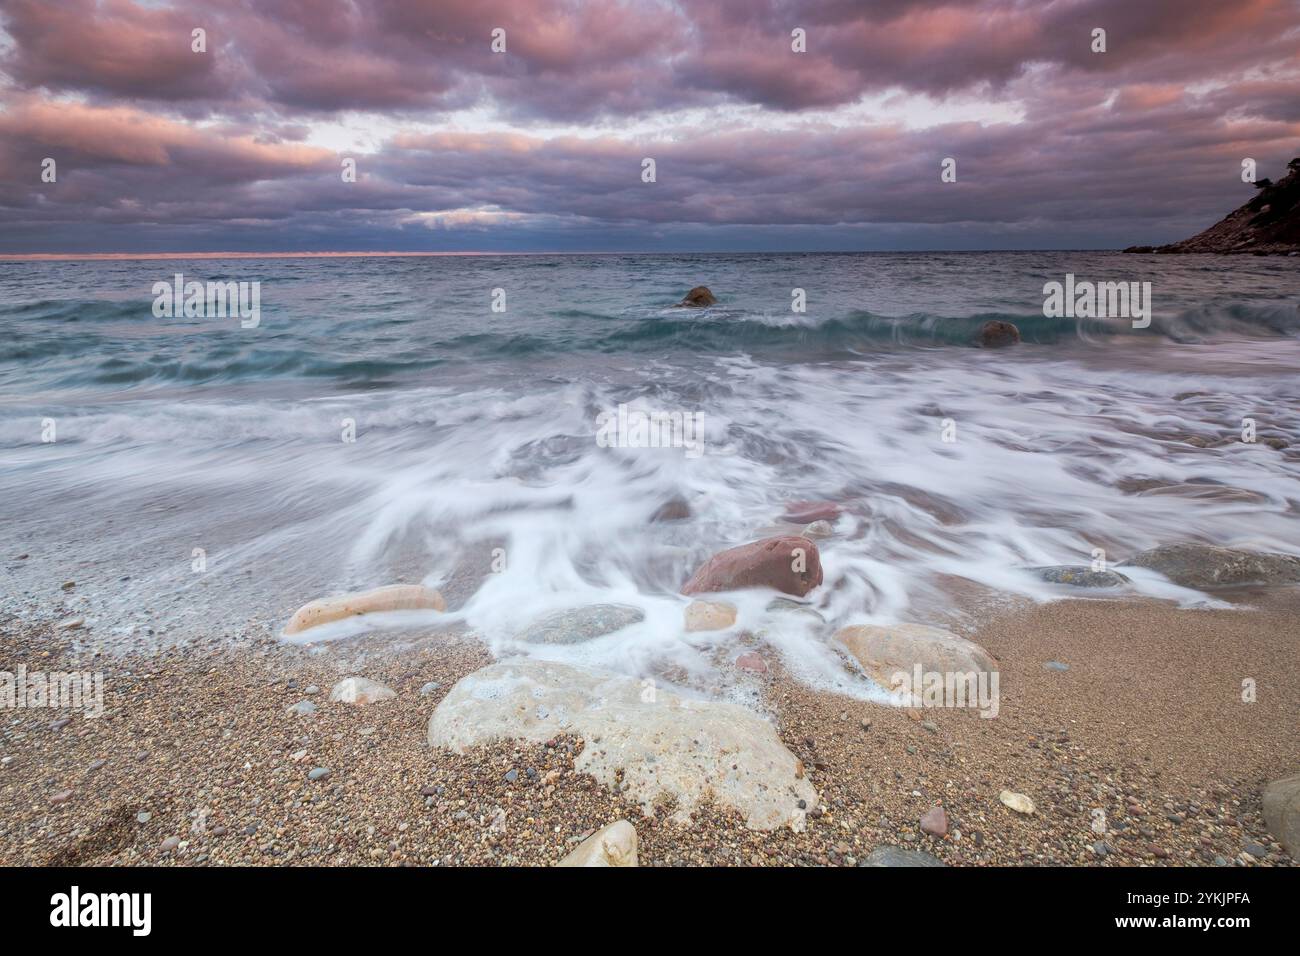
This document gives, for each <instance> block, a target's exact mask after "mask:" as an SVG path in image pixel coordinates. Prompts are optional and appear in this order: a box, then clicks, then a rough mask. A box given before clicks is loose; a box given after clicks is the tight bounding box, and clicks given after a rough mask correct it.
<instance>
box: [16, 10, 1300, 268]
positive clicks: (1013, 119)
mask: <svg viewBox="0 0 1300 956" xmlns="http://www.w3.org/2000/svg"><path fill="white" fill-rule="evenodd" d="M195 28H202V29H203V30H204V31H206V52H202V53H196V52H193V50H192V44H193V41H192V35H193V31H194V29H195ZM1097 28H1102V29H1104V30H1105V31H1106V36H1105V41H1106V51H1105V52H1104V53H1096V52H1093V50H1092V46H1093V31H1094V30H1095V29H1097ZM497 29H501V30H504V31H505V46H506V50H505V52H504V53H497V52H494V51H493V50H492V42H493V41H492V37H493V31H494V30H497ZM796 29H800V30H803V31H804V32H805V34H806V52H795V51H794V50H793V49H792V44H793V41H792V31H794V30H796ZM1296 155H1300V0H1050V2H1049V0H1040V2H1031V0H673V2H661V0H425V2H416V0H374V2H369V3H367V2H362V0H354V2H348V0H223V2H207V3H200V2H189V0H172V2H154V0H100V2H96V0H0V252H6V253H50V252H179V251H278V250H312V251H345V250H357V251H362V250H371V251H379V250H409V251H415V250H421V251H468V250H473V251H521V252H526V251H624V250H655V251H670V250H692V251H694V250H751V249H752V250H759V249H761V250H817V249H831V250H859V249H861V250H875V249H981V248H984V249H1024V248H1107V247H1122V246H1125V245H1129V244H1133V243H1150V242H1162V241H1169V240H1173V239H1178V238H1182V237H1184V236H1186V235H1190V234H1191V233H1194V232H1196V231H1199V230H1200V229H1202V228H1204V227H1205V226H1207V225H1209V224H1211V223H1212V222H1214V221H1215V220H1217V219H1218V218H1220V217H1221V216H1222V215H1223V214H1225V213H1226V212H1228V211H1229V210H1230V209H1231V208H1233V207H1235V206H1237V205H1239V204H1240V203H1241V202H1243V201H1244V200H1245V199H1246V198H1247V197H1248V196H1249V195H1250V193H1251V188H1250V187H1249V186H1248V185H1246V184H1244V183H1243V182H1242V181H1241V163H1242V160H1243V159H1244V158H1247V157H1250V158H1253V159H1255V160H1256V161H1257V163H1258V166H1259V175H1260V176H1261V177H1263V176H1272V177H1274V178H1276V177H1277V175H1278V174H1279V173H1280V172H1281V171H1282V170H1283V168H1284V167H1285V164H1286V162H1287V160H1289V159H1290V158H1292V157H1293V156H1296ZM647 157H649V158H653V159H654V160H655V166H656V169H655V172H656V179H657V181H656V182H653V183H646V182H643V181H642V161H643V160H644V159H645V158H647ZM948 157H951V158H953V159H955V160H956V174H957V181H956V182H955V183H943V182H941V181H940V171H941V164H942V162H943V160H944V159H945V158H948ZM46 158H52V159H54V160H55V163H56V167H55V169H56V173H57V179H56V181H55V182H52V183H50V182H43V181H42V175H41V171H42V162H43V160H45V159H46ZM347 158H351V159H354V160H355V162H356V169H357V176H356V181H355V182H344V181H343V176H342V175H341V172H342V163H343V160H344V159H347Z"/></svg>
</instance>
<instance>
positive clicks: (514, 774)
mask: <svg viewBox="0 0 1300 956" xmlns="http://www.w3.org/2000/svg"><path fill="white" fill-rule="evenodd" d="M518 779H519V771H518V770H514V769H511V770H508V771H506V783H514V782H515V781H516V780H518Z"/></svg>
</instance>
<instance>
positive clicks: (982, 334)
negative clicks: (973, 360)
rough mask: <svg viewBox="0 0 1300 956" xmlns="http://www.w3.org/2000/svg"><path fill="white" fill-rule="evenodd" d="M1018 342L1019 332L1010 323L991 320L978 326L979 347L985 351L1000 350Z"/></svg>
mask: <svg viewBox="0 0 1300 956" xmlns="http://www.w3.org/2000/svg"><path fill="white" fill-rule="evenodd" d="M1019 341H1020V330H1019V329H1018V328H1016V326H1015V325H1014V324H1013V323H1011V322H1002V321H1000V320H997V319H992V320H990V321H988V322H985V323H984V324H983V325H981V326H980V331H979V345H980V348H985V349H1000V348H1004V347H1006V346H1008V345H1015V344H1016V343H1018V342H1019Z"/></svg>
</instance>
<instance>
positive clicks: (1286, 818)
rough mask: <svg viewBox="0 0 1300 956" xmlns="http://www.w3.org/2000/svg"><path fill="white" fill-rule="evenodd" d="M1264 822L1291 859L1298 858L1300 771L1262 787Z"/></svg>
mask: <svg viewBox="0 0 1300 956" xmlns="http://www.w3.org/2000/svg"><path fill="white" fill-rule="evenodd" d="M1264 823H1265V825H1267V826H1268V829H1269V832H1270V833H1272V834H1273V836H1274V837H1276V838H1277V842H1278V843H1281V844H1282V846H1283V847H1284V848H1285V849H1286V851H1287V852H1288V853H1290V854H1291V857H1292V859H1295V860H1300V773H1294V774H1292V775H1291V776H1289V777H1283V778H1282V779H1281V780H1274V781H1273V782H1272V783H1270V784H1269V785H1268V786H1267V787H1265V788H1264Z"/></svg>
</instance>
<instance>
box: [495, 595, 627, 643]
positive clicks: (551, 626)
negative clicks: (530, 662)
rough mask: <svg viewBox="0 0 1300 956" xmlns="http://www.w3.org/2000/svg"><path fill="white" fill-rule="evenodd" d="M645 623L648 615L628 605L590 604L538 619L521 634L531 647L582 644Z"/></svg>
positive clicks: (520, 637)
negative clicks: (536, 645) (532, 645)
mask: <svg viewBox="0 0 1300 956" xmlns="http://www.w3.org/2000/svg"><path fill="white" fill-rule="evenodd" d="M644 620H645V613H644V612H643V611H642V610H641V609H640V608H637V607H631V606H629V605H626V604H589V605H587V606H586V607H574V608H568V609H566V610H563V611H556V612H555V613H554V614H548V615H546V616H545V617H542V618H538V619H537V620H536V621H534V622H533V623H532V624H530V625H529V626H528V629H527V630H525V631H524V632H523V634H521V635H519V639H520V640H521V641H527V642H528V643H529V644H581V643H583V642H584V641H592V640H595V639H596V638H598V637H603V636H604V635H606V634H612V633H614V632H615V631H620V630H622V629H623V628H625V627H630V626H631V625H633V624H639V623H640V622H641V621H644Z"/></svg>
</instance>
